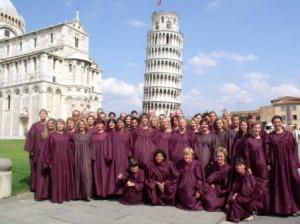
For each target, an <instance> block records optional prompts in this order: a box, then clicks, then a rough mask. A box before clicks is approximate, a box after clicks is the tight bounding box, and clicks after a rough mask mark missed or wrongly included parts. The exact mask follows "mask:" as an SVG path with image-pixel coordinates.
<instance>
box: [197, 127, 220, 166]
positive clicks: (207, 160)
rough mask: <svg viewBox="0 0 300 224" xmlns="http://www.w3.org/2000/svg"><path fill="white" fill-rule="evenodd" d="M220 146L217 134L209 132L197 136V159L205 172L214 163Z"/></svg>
mask: <svg viewBox="0 0 300 224" xmlns="http://www.w3.org/2000/svg"><path fill="white" fill-rule="evenodd" d="M217 145H218V139H217V136H216V135H215V133H212V132H209V133H208V134H203V133H201V132H200V133H198V134H196V147H195V157H196V159H198V160H199V161H200V164H201V166H202V168H203V169H204V170H207V169H208V167H209V166H210V165H211V164H212V162H213V161H214V154H215V149H216V147H217Z"/></svg>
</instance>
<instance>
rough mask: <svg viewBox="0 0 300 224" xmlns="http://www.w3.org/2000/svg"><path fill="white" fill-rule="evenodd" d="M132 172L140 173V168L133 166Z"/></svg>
mask: <svg viewBox="0 0 300 224" xmlns="http://www.w3.org/2000/svg"><path fill="white" fill-rule="evenodd" d="M130 171H131V172H132V173H137V172H138V171H139V166H131V167H130Z"/></svg>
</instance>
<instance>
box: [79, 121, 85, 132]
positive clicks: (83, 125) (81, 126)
mask: <svg viewBox="0 0 300 224" xmlns="http://www.w3.org/2000/svg"><path fill="white" fill-rule="evenodd" d="M78 129H79V131H85V123H84V122H82V121H80V122H79V123H78Z"/></svg>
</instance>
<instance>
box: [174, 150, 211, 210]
mask: <svg viewBox="0 0 300 224" xmlns="http://www.w3.org/2000/svg"><path fill="white" fill-rule="evenodd" d="M183 154H184V159H183V160H182V161H180V162H179V164H178V171H179V181H178V189H177V197H176V198H177V207H179V208H182V209H186V210H193V211H200V210H203V206H202V202H201V200H202V196H203V185H204V178H205V175H204V172H203V169H202V167H201V164H200V163H199V161H197V160H195V159H194V151H193V149H192V148H185V149H184V151H183Z"/></svg>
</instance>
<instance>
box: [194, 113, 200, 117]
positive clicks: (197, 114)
mask: <svg viewBox="0 0 300 224" xmlns="http://www.w3.org/2000/svg"><path fill="white" fill-rule="evenodd" d="M199 115H200V116H201V117H202V114H201V113H196V114H195V115H194V117H197V116H199Z"/></svg>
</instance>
